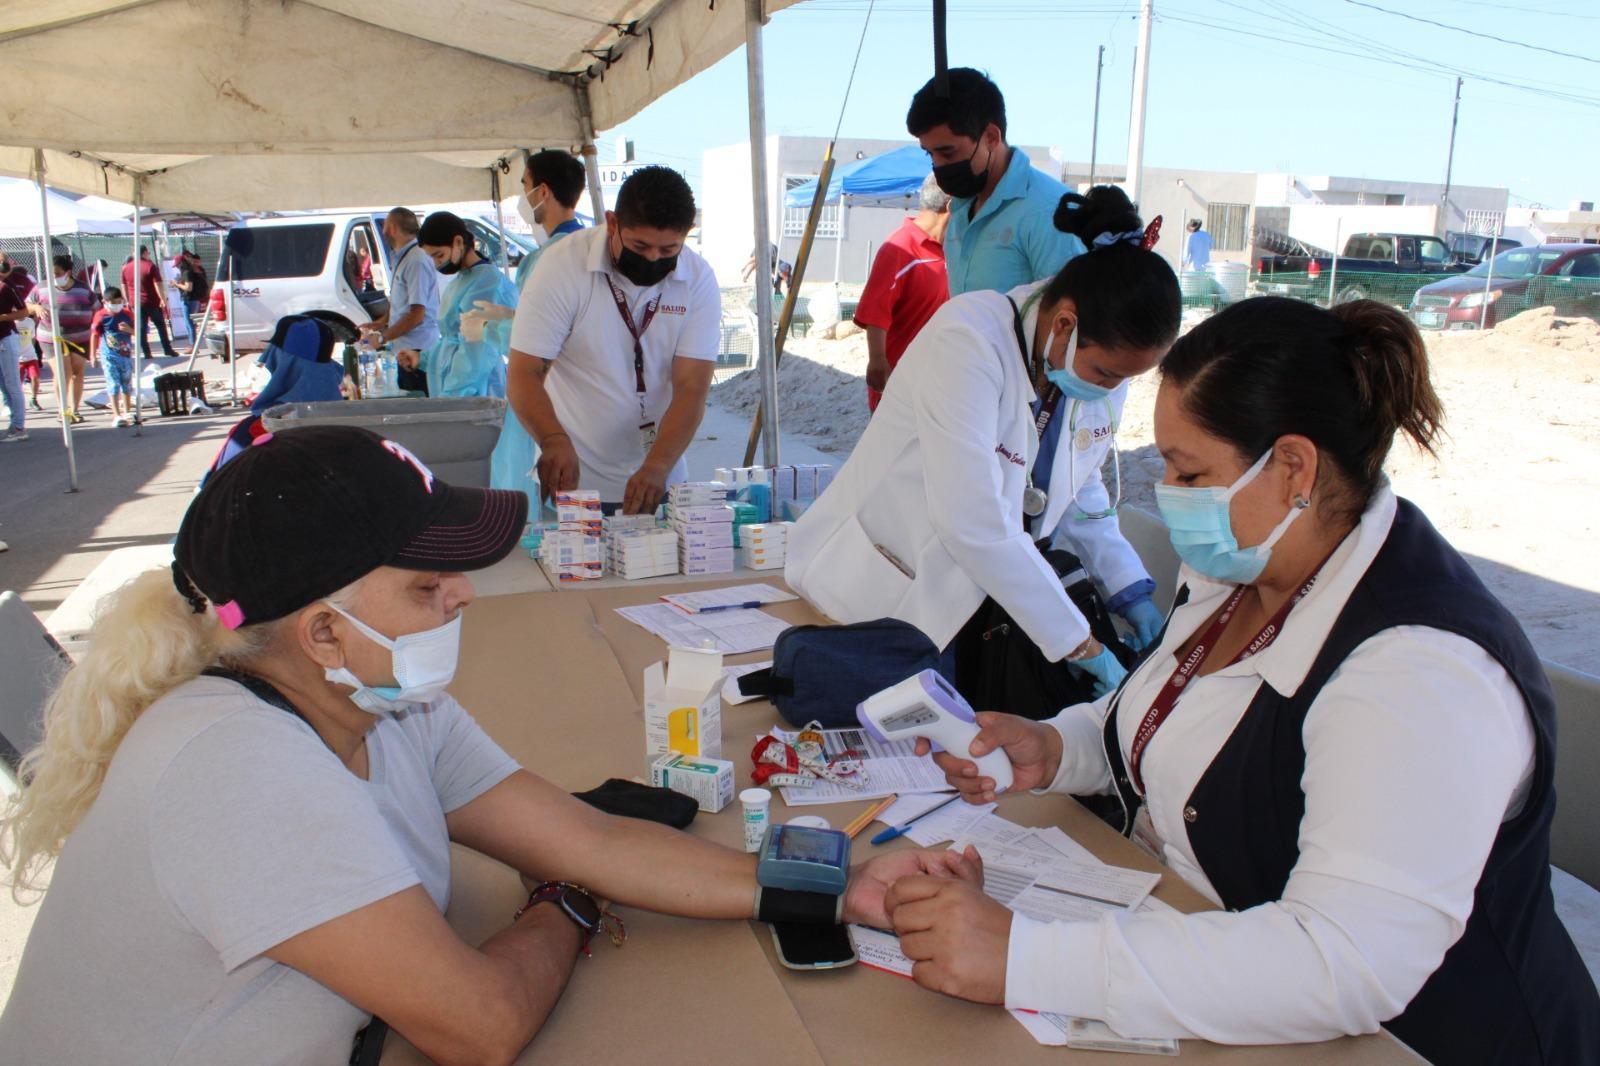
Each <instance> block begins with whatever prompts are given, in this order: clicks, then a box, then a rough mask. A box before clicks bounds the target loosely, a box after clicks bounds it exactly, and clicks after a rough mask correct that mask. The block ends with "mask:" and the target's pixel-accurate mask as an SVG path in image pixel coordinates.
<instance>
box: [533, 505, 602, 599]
mask: <svg viewBox="0 0 1600 1066" xmlns="http://www.w3.org/2000/svg"><path fill="white" fill-rule="evenodd" d="M555 505H556V522H557V526H556V528H555V529H553V530H549V531H547V532H546V533H545V535H544V540H543V541H542V542H541V543H540V545H539V559H540V561H541V562H543V563H544V566H545V571H546V572H547V573H549V574H551V575H553V576H554V577H555V578H556V580H557V581H562V582H566V581H594V580H597V579H599V578H602V577H604V576H605V546H604V544H603V542H602V534H603V532H604V525H603V523H602V520H601V515H600V493H598V492H596V491H594V490H592V489H575V490H573V491H571V492H558V493H556V497H555Z"/></svg>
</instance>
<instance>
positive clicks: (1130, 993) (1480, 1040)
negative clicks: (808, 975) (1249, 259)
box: [888, 297, 1600, 1066]
mask: <svg viewBox="0 0 1600 1066" xmlns="http://www.w3.org/2000/svg"><path fill="white" fill-rule="evenodd" d="M1161 372H1162V383H1161V389H1160V392H1159V395H1158V398H1157V401H1156V413H1155V436H1156V443H1157V445H1158V446H1159V447H1160V449H1161V453H1162V455H1163V457H1164V458H1165V459H1166V463H1167V472H1166V478H1165V480H1164V481H1163V483H1162V484H1161V485H1160V486H1158V487H1157V490H1156V491H1157V497H1156V498H1157V502H1158V503H1159V504H1160V507H1161V512H1162V515H1163V517H1164V518H1165V519H1166V522H1167V525H1168V527H1169V528H1170V530H1171V537H1172V543H1173V546H1174V547H1175V548H1176V549H1177V551H1178V554H1179V556H1180V557H1181V558H1182V560H1183V562H1184V566H1183V569H1182V571H1181V574H1180V577H1179V581H1180V589H1179V593H1178V597H1177V606H1176V608H1175V609H1174V611H1173V612H1172V614H1171V616H1170V620H1169V622H1168V625H1167V628H1166V631H1165V633H1164V634H1163V635H1162V637H1161V638H1160V639H1159V640H1158V642H1157V645H1156V647H1155V649H1154V650H1153V651H1152V652H1151V653H1150V654H1149V655H1148V657H1147V658H1146V659H1145V660H1144V662H1143V663H1142V664H1141V665H1140V666H1138V667H1137V668H1135V670H1134V671H1133V672H1132V673H1131V674H1130V675H1129V676H1128V678H1127V680H1126V681H1125V683H1124V684H1123V685H1122V687H1121V688H1120V689H1119V690H1118V691H1117V692H1116V693H1114V694H1113V695H1111V696H1108V697H1106V698H1103V699H1101V700H1099V701H1097V702H1095V703H1093V704H1083V705H1078V706H1073V707H1068V708H1067V709H1066V710H1064V711H1062V712H1061V714H1060V715H1058V716H1057V717H1056V718H1054V719H1052V720H1050V721H1048V722H1044V723H1037V722H1030V721H1026V720H1023V719H1020V718H1016V717H1013V716H1008V715H1000V714H983V715H980V721H981V723H982V725H983V727H984V728H983V731H982V732H981V733H980V734H979V736H978V738H977V740H976V741H974V743H973V745H972V749H971V750H972V754H974V755H982V754H985V753H987V752H989V751H992V750H993V749H994V748H996V747H1003V748H1004V749H1005V751H1006V753H1007V754H1008V755H1010V757H1011V761H1012V764H1013V765H1014V767H1015V770H1016V782H1015V786H1014V787H1016V788H1040V789H1046V790H1049V791H1053V792H1062V793H1068V794H1078V795H1083V794H1095V793H1101V794H1107V795H1113V796H1116V797H1118V798H1119V799H1120V801H1121V803H1120V807H1121V810H1122V812H1123V813H1122V817H1123V820H1124V821H1125V823H1126V824H1125V831H1126V832H1129V833H1130V834H1131V835H1132V836H1133V837H1134V839H1135V840H1136V841H1138V842H1140V843H1142V844H1143V845H1144V846H1145V847H1146V849H1147V850H1149V851H1150V852H1151V853H1152V854H1154V855H1155V856H1156V857H1157V858H1158V859H1160V860H1161V861H1162V862H1164V863H1165V864H1166V865H1167V866H1168V867H1169V868H1170V869H1172V870H1174V871H1176V872H1177V873H1178V874H1179V875H1181V876H1182V877H1183V878H1184V879H1185V880H1186V881H1188V882H1189V884H1191V885H1192V886H1193V887H1194V888H1196V889H1197V890H1199V891H1200V892H1201V893H1203V894H1204V895H1206V896H1207V897H1208V898H1210V899H1211V900H1212V901H1213V902H1214V903H1216V904H1218V905H1219V906H1221V907H1222V908H1224V909H1223V910H1220V911H1213V912H1209V913H1203V914H1188V915H1186V914H1179V913H1176V912H1167V911H1163V912H1156V913H1139V914H1131V915H1127V916H1126V917H1119V918H1116V919H1109V918H1108V919H1103V920H1101V921H1099V922H1077V923H1072V922H1057V923H1049V924H1045V923H1041V922H1036V921H1033V920H1031V919H1028V918H1026V917H1023V916H1021V915H1012V914H1011V913H1010V912H1009V911H1007V910H1006V909H1005V908H1003V907H1001V906H1000V905H999V904H998V903H995V902H994V901H992V900H990V899H989V898H988V897H986V896H984V895H983V894H982V893H980V892H977V891H975V890H973V891H969V890H967V889H965V888H962V887H961V886H958V885H944V884H939V883H936V882H933V881H931V880H929V879H925V878H916V879H910V880H907V881H905V882H902V883H899V884H897V885H895V886H894V887H893V888H892V889H891V890H890V893H889V900H888V906H889V910H890V913H891V916H892V917H893V919H894V927H895V929H896V931H897V932H899V934H900V936H901V944H902V946H903V947H904V949H905V951H906V954H907V955H909V956H910V957H911V958H912V959H914V960H916V961H917V966H916V974H915V976H916V978H917V980H918V981H920V982H921V983H922V984H924V985H927V986H929V987H931V988H935V989H938V990H940V991H943V992H947V993H949V994H951V995H956V996H962V997H965V998H968V999H974V1000H979V1001H983V1002H993V1003H1000V1002H1004V1003H1005V1004H1006V1006H1008V1007H1023V1008H1030V1009H1034V1010H1043V1011H1058V1012H1061V1013H1063V1014H1068V1015H1073V1016H1078V1017H1086V1018H1099V1019H1103V1020H1104V1021H1105V1022H1107V1023H1108V1024H1109V1025H1110V1026H1111V1027H1112V1028H1114V1029H1116V1030H1117V1031H1118V1032H1120V1033H1124V1034H1127V1035H1130V1036H1151V1037H1201V1038H1204V1039H1207V1040H1214V1041H1218V1042H1221V1043H1235V1044H1270V1043H1288V1042H1299V1041H1316V1040H1327V1039H1330V1038H1333V1037H1337V1036H1340V1035H1343V1034H1353V1033H1370V1032H1373V1031H1375V1030H1376V1029H1378V1027H1379V1026H1383V1027H1385V1028H1387V1029H1388V1030H1389V1031H1390V1032H1392V1033H1393V1034H1394V1035H1395V1036H1397V1037H1399V1038H1400V1039H1402V1040H1403V1041H1405V1042H1406V1043H1407V1044H1409V1045H1410V1046H1411V1047H1412V1048H1414V1049H1415V1050H1416V1051H1418V1052H1419V1053H1421V1054H1422V1055H1424V1056H1425V1057H1426V1058H1427V1059H1429V1060H1430V1061H1432V1062H1434V1063H1438V1064H1440V1066H1461V1064H1480V1063H1481V1064H1488V1063H1493V1064H1503V1066H1528V1064H1533V1063H1548V1064H1551V1066H1556V1064H1559V1066H1574V1064H1592V1063H1600V998H1597V996H1596V994H1595V986H1594V984H1593V982H1592V981H1591V980H1590V978H1589V975H1588V973H1587V972H1586V971H1585V970H1584V967H1583V964H1582V962H1581V961H1580V959H1579V956H1578V953H1577V950H1576V948H1575V947H1574V946H1573V944H1572V941H1571V939H1570V938H1569V937H1568V935H1567V933H1566V930H1565V929H1564V928H1563V927H1562V926H1561V924H1560V922H1559V920H1558V919H1557V917H1556V915H1555V912H1554V908H1553V904H1552V901H1551V894H1550V883H1549V873H1550V871H1549V862H1550V855H1549V831H1550V819H1551V815H1552V812H1553V810H1554V806H1555V795H1554V792H1553V789H1552V785H1551V779H1552V772H1553V765H1554V762H1555V714H1554V707H1553V703H1552V698H1551V694H1550V689H1549V686H1548V684H1547V682H1546V680H1545V675H1544V671H1543V669H1542V668H1541V666H1540V663H1539V659H1538V657H1537V656H1536V655H1535V654H1534V652H1533V649H1532V647H1531V646H1530V645H1529V643H1528V640H1527V637H1526V636H1525V635H1524V634H1523V632H1522V629H1521V628H1520V627H1519V626H1518V624H1517V622H1516V621H1515V619H1513V618H1512V617H1511V615H1510V614H1509V613H1508V612H1507V611H1506V609H1505V608H1504V607H1503V606H1501V604H1500V603H1499V602H1498V601H1496V600H1495V598H1494V597H1493V596H1492V595H1491V594H1490V593H1489V592H1488V591H1487V590H1486V589H1485V588H1484V586H1483V584H1482V583H1481V582H1480V581H1479V580H1478V578H1477V577H1476V576H1475V575H1474V574H1473V572H1472V570H1471V568H1470V567H1468V565H1467V564H1466V562H1465V561H1464V560H1463V559H1462V557H1461V556H1460V555H1459V554H1457V553H1456V551H1455V550H1454V549H1453V548H1451V547H1450V545H1449V544H1448V543H1446V542H1445V541H1444V539H1443V538H1441V537H1440V536H1439V534H1438V533H1437V532H1436V531H1435V530H1434V528H1433V527H1432V526H1431V525H1430V524H1429V523H1428V520H1427V519H1426V518H1425V517H1424V516H1423V515H1422V514H1421V513H1420V512H1419V511H1418V510H1417V509H1416V507H1414V506H1413V505H1412V504H1410V503H1408V502H1407V501H1405V500H1403V499H1400V498H1399V497H1397V496H1396V495H1395V493H1394V492H1393V490H1392V489H1391V488H1390V486H1389V484H1388V481H1387V479H1386V478H1385V476H1384V474H1383V463H1384V459H1385V457H1386V456H1387V455H1388V453H1389V448H1390V445H1391V443H1392V442H1393V440H1394V437H1395V435H1396V433H1403V434H1404V435H1405V436H1407V437H1409V438H1410V439H1411V440H1412V441H1413V442H1415V444H1416V445H1417V446H1419V447H1421V448H1425V449H1430V450H1431V448H1432V444H1433V442H1434V440H1435V439H1436V437H1437V435H1438V433H1439V429H1440V422H1441V418H1442V412H1441V410H1440V406H1439V400H1438V397H1437V396H1436V395H1435V394H1434V391H1433V387H1432V385H1431V384H1430V383H1429V380H1428V367H1427V358H1426V352H1425V350H1424V348H1423V344H1422V340H1421V337H1420V336H1419V335H1418V333H1417V330H1416V328H1415V327H1414V326H1413V325H1412V324H1411V323H1410V322H1409V321H1408V320H1407V319H1406V317H1405V316H1404V315H1402V314H1401V313H1399V312H1398V311H1396V310H1394V309H1393V308H1390V307H1387V306H1384V305H1381V304H1378V303H1374V302H1371V301H1365V300H1363V301H1357V302H1355V303H1350V304H1345V305H1342V306H1340V307H1337V308H1335V309H1334V310H1332V311H1331V312H1330V311H1325V310H1322V309H1320V308H1317V307H1313V306H1311V305H1309V304H1304V303H1299V302H1294V301H1290V300H1286V299H1279V298H1272V297H1262V298H1258V299H1253V300H1247V301H1244V302H1242V303H1240V304H1238V305H1235V306H1234V307H1231V308H1229V309H1228V310H1226V311H1223V312H1222V313H1220V314H1218V315H1217V316H1216V317H1214V318H1212V319H1210V320H1209V321H1207V322H1205V323H1203V324H1202V325H1200V326H1199V327H1197V328H1196V329H1195V330H1194V331H1193V332H1191V333H1189V334H1188V335H1187V336H1185V337H1183V338H1181V339H1180V340H1179V341H1178V342H1177V344H1175V345H1174V346H1173V348H1172V350H1171V352H1170V353H1169V354H1168V355H1167V356H1166V358H1165V359H1164V360H1163V361H1162V364H1161ZM936 758H938V759H939V760H940V764H941V765H942V766H943V767H944V769H945V771H946V773H947V774H948V775H949V778H950V780H951V781H952V782H953V783H954V784H955V785H956V786H957V787H958V788H960V789H961V790H962V792H963V793H964V794H965V795H966V797H967V798H968V799H969V800H971V801H973V802H982V801H985V800H988V799H992V798H993V797H992V790H993V787H994V784H993V782H992V781H991V780H988V779H984V778H980V777H978V775H977V767H976V766H975V765H974V764H973V763H971V762H969V761H967V760H964V759H959V758H955V757H953V756H950V755H939V756H936Z"/></svg>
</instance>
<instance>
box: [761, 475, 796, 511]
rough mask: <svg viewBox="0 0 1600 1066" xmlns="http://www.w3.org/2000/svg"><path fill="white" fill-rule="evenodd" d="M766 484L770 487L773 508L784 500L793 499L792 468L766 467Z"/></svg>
mask: <svg viewBox="0 0 1600 1066" xmlns="http://www.w3.org/2000/svg"><path fill="white" fill-rule="evenodd" d="M767 484H769V485H771V486H772V504H773V507H774V508H776V507H777V505H778V504H780V503H782V502H783V501H784V500H792V499H794V467H792V466H769V467H767Z"/></svg>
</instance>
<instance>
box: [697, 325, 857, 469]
mask: <svg viewBox="0 0 1600 1066" xmlns="http://www.w3.org/2000/svg"><path fill="white" fill-rule="evenodd" d="M866 375H867V338H866V334H864V333H857V334H854V335H853V336H850V337H846V338H845V339H843V340H837V341H835V340H828V339H824V338H822V337H817V336H811V337H800V338H791V339H790V340H789V342H788V343H787V344H785V345H784V354H783V360H782V362H780V363H779V364H778V396H779V397H780V400H781V403H782V406H781V408H780V411H781V420H780V426H781V428H782V430H783V432H784V433H785V434H789V433H798V434H801V435H802V436H804V437H805V438H806V443H808V444H811V445H812V446H814V447H816V448H818V449H820V450H821V451H825V452H828V453H830V454H833V455H839V456H840V457H841V458H842V457H843V456H845V455H848V454H849V453H850V449H852V448H854V447H855V444H856V441H857V440H858V439H859V438H860V437H861V432H862V430H864V429H866V428H867V414H868V412H867V383H866ZM711 399H712V402H713V403H716V404H718V405H720V406H722V407H726V408H728V409H729V410H733V411H737V412H739V413H740V414H743V415H746V416H750V415H752V414H753V413H754V412H755V409H756V407H757V406H758V405H759V404H760V402H761V375H760V373H759V372H757V371H755V370H747V371H745V372H744V373H742V374H739V375H737V376H735V377H731V378H729V379H728V380H727V381H724V382H722V383H720V384H718V385H716V386H713V388H712V389H711Z"/></svg>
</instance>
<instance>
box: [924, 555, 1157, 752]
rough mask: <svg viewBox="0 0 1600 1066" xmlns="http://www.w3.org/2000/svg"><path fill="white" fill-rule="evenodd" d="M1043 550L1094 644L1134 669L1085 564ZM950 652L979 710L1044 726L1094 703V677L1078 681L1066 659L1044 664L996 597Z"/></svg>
mask: <svg viewBox="0 0 1600 1066" xmlns="http://www.w3.org/2000/svg"><path fill="white" fill-rule="evenodd" d="M1039 550H1040V552H1041V553H1042V554H1043V555H1044V557H1045V561H1046V562H1048V563H1049V564H1050V566H1051V568H1052V569H1054V570H1055V572H1056V575H1057V576H1058V577H1059V578H1060V579H1061V583H1062V585H1063V587H1065V589H1066V591H1067V597H1068V598H1069V599H1071V600H1072V603H1073V606H1075V607H1077V608H1078V611H1079V613H1080V614H1082V615H1083V617H1084V618H1085V619H1086V620H1087V621H1088V623H1089V631H1090V633H1091V634H1092V635H1093V636H1094V639H1096V640H1098V641H1099V642H1100V643H1102V644H1104V645H1105V646H1106V647H1108V648H1110V649H1111V652H1112V654H1113V655H1115V656H1116V657H1117V660H1118V661H1119V662H1121V663H1122V665H1123V666H1124V667H1128V666H1131V665H1132V664H1133V663H1134V661H1135V660H1136V658H1137V657H1136V656H1135V654H1134V653H1133V651H1132V650H1131V649H1130V648H1129V647H1128V646H1127V645H1126V644H1124V643H1123V642H1122V638H1121V637H1120V636H1119V635H1118V633H1117V629H1116V626H1115V624H1114V623H1113V622H1112V620H1111V612H1110V611H1109V610H1107V608H1106V605H1105V601H1103V600H1102V599H1101V598H1100V591H1099V590H1098V589H1097V588H1095V584H1094V581H1093V580H1092V579H1091V578H1090V577H1089V573H1088V571H1087V570H1085V569H1084V567H1083V563H1082V562H1081V561H1080V560H1079V559H1078V557H1077V556H1076V555H1074V554H1073V553H1072V552H1069V551H1067V550H1065V549H1059V548H1048V547H1046V542H1044V541H1040V542H1039ZM951 649H952V651H953V653H954V662H955V679H954V681H955V686H956V691H958V692H960V693H961V695H962V696H964V697H966V700H967V702H968V703H970V704H972V706H973V708H974V709H975V710H979V711H1004V712H1006V713H1007V714H1016V715H1021V716H1022V717H1024V718H1031V719H1033V720H1034V721H1042V720H1043V719H1046V718H1053V717H1055V716H1056V715H1057V714H1059V713H1061V709H1062V708H1063V707H1070V706H1072V705H1073V704H1075V703H1089V702H1092V701H1093V700H1094V698H1095V697H1094V679H1093V678H1092V677H1089V676H1087V675H1082V676H1080V675H1079V674H1078V673H1077V672H1076V671H1074V670H1073V669H1072V668H1071V667H1069V666H1068V665H1067V663H1066V660H1064V659H1063V660H1057V661H1055V662H1052V661H1050V660H1049V659H1046V658H1045V657H1044V653H1043V652H1041V651H1040V650H1039V646H1038V645H1037V644H1035V643H1034V642H1033V638H1032V637H1030V636H1028V634H1027V632H1026V631H1025V630H1024V629H1023V628H1022V626H1020V625H1018V624H1017V622H1016V620H1015V619H1013V618H1012V617H1011V614H1010V613H1009V612H1008V611H1007V610H1006V609H1005V608H1004V607H1002V606H1000V604H999V602H998V601H997V600H995V599H994V598H993V597H989V598H987V599H985V600H984V601H983V603H982V604H981V605H980V606H979V607H978V610H977V612H976V613H974V614H973V616H972V617H971V618H970V619H969V620H968V621H967V624H966V625H965V626H963V627H962V629H961V631H960V632H959V633H957V634H956V639H955V641H954V643H953V644H952V645H951Z"/></svg>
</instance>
